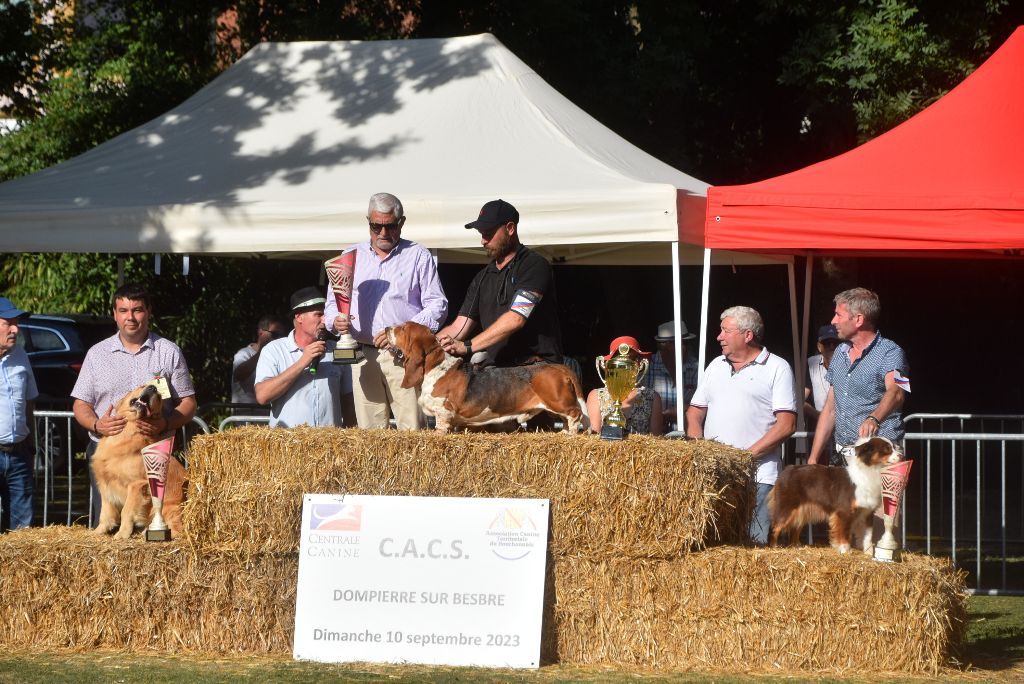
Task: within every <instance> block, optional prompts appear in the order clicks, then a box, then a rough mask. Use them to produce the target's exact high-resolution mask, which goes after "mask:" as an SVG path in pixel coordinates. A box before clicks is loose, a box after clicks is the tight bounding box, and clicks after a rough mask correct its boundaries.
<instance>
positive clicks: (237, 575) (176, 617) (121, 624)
mask: <svg viewBox="0 0 1024 684" xmlns="http://www.w3.org/2000/svg"><path fill="white" fill-rule="evenodd" d="M0 566H2V567H3V568H4V573H3V591H0V646H2V647H5V648H28V649H72V650H83V649H94V648H111V649H118V650H122V651H132V652H141V651H147V652H159V653H178V654H203V655H214V656H221V655H230V654H249V655H277V656H287V655H289V654H290V653H291V644H292V634H293V628H294V620H295V582H296V577H297V570H298V556H297V554H294V553H288V554H251V555H249V556H246V557H244V558H243V557H239V556H238V555H237V554H210V555H203V556H195V555H193V554H191V553H189V552H188V551H187V549H184V548H183V547H181V546H179V545H178V544H177V543H175V542H171V543H168V544H146V543H145V542H142V541H139V540H130V541H126V542H122V541H118V540H114V539H109V538H100V537H97V536H95V535H92V534H91V533H89V532H87V531H85V530H83V529H81V528H70V529H69V528H61V527H49V528H45V529H32V530H23V531H19V532H16V533H12V534H10V535H6V536H4V537H2V538H0ZM547 579H548V581H547V585H546V586H547V588H546V592H545V593H546V595H545V607H544V620H545V622H544V630H543V634H542V648H541V660H542V662H543V663H545V664H547V663H551V662H561V663H563V664H578V665H598V664H599V665H611V666H618V667H625V668H644V669H648V668H657V669H669V670H680V669H699V670H716V671H762V672H763V671H776V672H778V671H782V672H800V673H808V672H814V673H828V674H837V675H842V674H849V673H851V672H856V673H858V674H866V673H882V672H895V673H901V674H930V675H935V674H937V673H938V672H939V669H940V668H942V667H943V666H944V665H947V664H948V663H949V660H948V658H949V657H950V655H952V654H953V653H954V652H955V649H956V647H957V646H958V645H959V644H960V642H961V640H962V637H963V630H964V624H965V595H964V582H963V574H962V573H961V572H959V571H955V570H954V569H953V568H952V566H951V565H950V563H949V562H948V561H947V560H945V559H935V558H929V557H925V556H916V555H908V556H907V560H906V561H905V562H904V563H901V564H892V565H889V564H882V563H876V562H874V561H872V560H870V559H868V558H866V557H865V556H863V555H861V554H857V553H854V554H848V555H846V556H839V555H838V554H836V553H835V552H833V551H832V550H830V549H815V548H805V549H799V550H762V549H738V548H731V547H722V548H715V549H710V550H707V551H704V552H701V553H693V554H688V555H686V556H684V557H681V558H678V559H676V560H604V561H592V560H585V559H582V558H572V557H561V558H558V559H555V560H554V561H553V562H549V566H548V578H547Z"/></svg>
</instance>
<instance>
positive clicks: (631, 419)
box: [587, 336, 664, 435]
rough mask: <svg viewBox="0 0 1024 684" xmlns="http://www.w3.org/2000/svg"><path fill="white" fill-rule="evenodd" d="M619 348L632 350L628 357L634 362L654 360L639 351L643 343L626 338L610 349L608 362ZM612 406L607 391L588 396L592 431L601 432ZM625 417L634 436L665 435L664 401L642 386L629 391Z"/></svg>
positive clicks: (633, 338)
mask: <svg viewBox="0 0 1024 684" xmlns="http://www.w3.org/2000/svg"><path fill="white" fill-rule="evenodd" d="M620 344H625V345H627V346H628V347H629V357H630V358H631V359H633V360H634V361H639V360H640V359H649V358H650V357H651V352H645V351H642V350H641V349H640V343H639V342H637V341H636V338H635V337H629V336H625V337H616V338H615V339H614V340H612V343H611V344H610V345H608V354H607V355H606V356H605V357H604V359H605V361H610V360H611V358H612V356H614V355H615V354H617V353H618V351H619V345H620ZM641 382H642V381H641ZM613 404H614V402H613V401H612V398H611V396H610V395H609V394H608V390H607V388H605V387H599V388H597V389H594V390H591V391H590V394H588V395H587V415H588V416H589V417H590V429H591V430H593V431H594V432H598V433H599V432H601V419H602V418H603V417H604V415H605V414H606V413H607V412H608V411H610V410H611V409H612V405H613ZM622 414H623V416H625V418H626V429H627V430H628V431H629V432H630V433H632V434H637V435H660V434H662V432H664V424H663V423H662V411H661V397H659V396H658V393H657V392H655V391H654V390H652V389H651V388H649V387H645V386H643V385H642V384H640V385H637V386H636V387H634V388H633V389H632V390H630V392H629V395H627V396H626V399H625V401H623V402H622Z"/></svg>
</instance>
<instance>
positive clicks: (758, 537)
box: [750, 482, 775, 546]
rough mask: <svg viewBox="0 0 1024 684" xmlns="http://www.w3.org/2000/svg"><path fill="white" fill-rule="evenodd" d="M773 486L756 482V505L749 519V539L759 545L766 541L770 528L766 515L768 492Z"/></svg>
mask: <svg viewBox="0 0 1024 684" xmlns="http://www.w3.org/2000/svg"><path fill="white" fill-rule="evenodd" d="M774 486H775V485H770V484H761V483H760V482H758V483H757V505H755V506H754V516H753V517H752V518H751V519H750V540H751V541H752V542H754V543H755V544H758V545H760V546H764V545H766V544H767V543H768V532H769V531H770V530H771V528H772V521H771V519H770V518H769V517H768V494H769V493H770V492H771V491H772V488H773V487H774Z"/></svg>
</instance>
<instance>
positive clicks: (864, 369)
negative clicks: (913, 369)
mask: <svg viewBox="0 0 1024 684" xmlns="http://www.w3.org/2000/svg"><path fill="white" fill-rule="evenodd" d="M835 303H836V309H835V316H834V317H833V318H832V325H834V326H835V327H836V331H837V332H838V333H839V338H840V339H841V340H843V343H842V344H840V345H839V347H837V348H836V351H835V353H834V354H833V355H832V363H831V364H830V365H829V368H828V372H827V373H826V374H825V380H826V381H827V382H828V383H829V385H830V387H829V390H828V395H827V396H826V398H825V406H824V408H822V410H821V416H820V417H819V418H818V425H817V428H816V430H815V432H814V443H813V444H812V445H811V453H810V455H809V456H808V458H807V462H808V463H831V464H832V465H843V464H844V459H843V458H842V455H841V454H840V453H839V449H840V447H843V446H849V445H851V444H853V443H855V442H856V441H857V439H858V438H860V437H873V436H875V435H881V436H882V437H887V438H889V439H891V440H893V441H894V442H899V441H901V440H902V439H903V435H904V430H903V402H904V401H905V398H906V395H907V394H909V393H910V366H909V364H908V363H907V355H906V354H905V353H904V352H903V349H901V348H900V346H899V345H898V344H896V343H895V342H893V341H892V340H889V339H886V338H885V337H882V334H881V333H880V332H879V331H878V317H879V314H880V313H881V305H880V304H879V301H878V295H877V294H875V293H874V292H872V291H871V290H867V289H865V288H863V287H856V288H854V289H852V290H846V291H844V292H840V293H839V294H837V295H836V298H835ZM833 428H834V429H835V443H834V444H830V443H829V442H832V440H830V439H829V435H831V434H832V431H833Z"/></svg>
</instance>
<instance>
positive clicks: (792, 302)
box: [786, 259, 807, 430]
mask: <svg viewBox="0 0 1024 684" xmlns="http://www.w3.org/2000/svg"><path fill="white" fill-rule="evenodd" d="M786 273H787V274H788V276H789V322H790V330H791V332H792V333H793V370H794V371H795V373H794V374H793V375H794V376H795V380H796V387H794V388H793V389H795V390H796V397H794V398H795V399H796V429H797V430H803V429H804V376H805V374H806V372H807V361H806V357H804V356H803V353H802V352H803V344H802V343H801V342H800V321H799V319H798V318H797V316H796V266H795V265H794V263H793V260H792V259H791V260H790V262H789V263H788V264H786Z"/></svg>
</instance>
